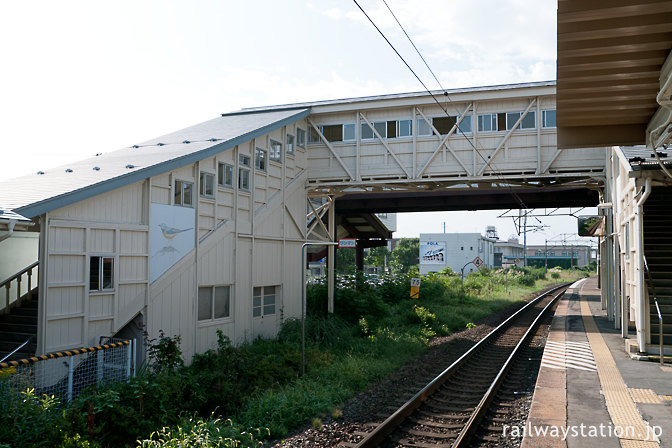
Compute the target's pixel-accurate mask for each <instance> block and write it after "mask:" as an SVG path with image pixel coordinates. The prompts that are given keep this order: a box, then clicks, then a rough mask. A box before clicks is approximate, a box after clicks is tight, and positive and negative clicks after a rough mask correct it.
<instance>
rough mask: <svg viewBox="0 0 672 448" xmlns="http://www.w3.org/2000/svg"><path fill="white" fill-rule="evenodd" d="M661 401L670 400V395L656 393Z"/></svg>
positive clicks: (671, 397) (671, 398) (671, 396)
mask: <svg viewBox="0 0 672 448" xmlns="http://www.w3.org/2000/svg"><path fill="white" fill-rule="evenodd" d="M658 396H659V397H660V399H661V400H663V401H672V395H658Z"/></svg>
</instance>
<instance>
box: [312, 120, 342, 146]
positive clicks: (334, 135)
mask: <svg viewBox="0 0 672 448" xmlns="http://www.w3.org/2000/svg"><path fill="white" fill-rule="evenodd" d="M318 127H319V129H320V131H321V132H322V135H324V138H326V139H327V141H328V142H340V141H343V125H342V124H330V125H325V126H318Z"/></svg>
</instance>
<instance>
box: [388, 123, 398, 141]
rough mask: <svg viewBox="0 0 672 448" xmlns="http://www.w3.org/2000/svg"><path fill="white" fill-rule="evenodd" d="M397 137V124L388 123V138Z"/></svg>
mask: <svg viewBox="0 0 672 448" xmlns="http://www.w3.org/2000/svg"><path fill="white" fill-rule="evenodd" d="M396 137H397V122H396V121H388V122H387V138H396Z"/></svg>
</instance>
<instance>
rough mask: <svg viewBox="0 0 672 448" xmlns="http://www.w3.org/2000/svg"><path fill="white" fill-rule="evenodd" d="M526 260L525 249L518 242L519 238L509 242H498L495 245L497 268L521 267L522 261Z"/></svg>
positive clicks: (510, 239) (511, 239)
mask: <svg viewBox="0 0 672 448" xmlns="http://www.w3.org/2000/svg"><path fill="white" fill-rule="evenodd" d="M524 259H525V248H524V246H523V245H522V244H520V243H519V242H518V239H517V238H509V240H508V241H497V242H496V243H495V261H494V264H495V267H501V266H504V267H507V266H512V265H514V264H516V265H521V263H522V262H521V261H520V260H524ZM516 260H518V262H516Z"/></svg>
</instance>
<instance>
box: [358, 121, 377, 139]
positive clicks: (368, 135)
mask: <svg viewBox="0 0 672 448" xmlns="http://www.w3.org/2000/svg"><path fill="white" fill-rule="evenodd" d="M360 133H361V138H362V140H371V139H372V138H374V137H375V136H374V134H373V129H371V127H370V126H369V125H368V124H366V123H362V126H361V130H360Z"/></svg>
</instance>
